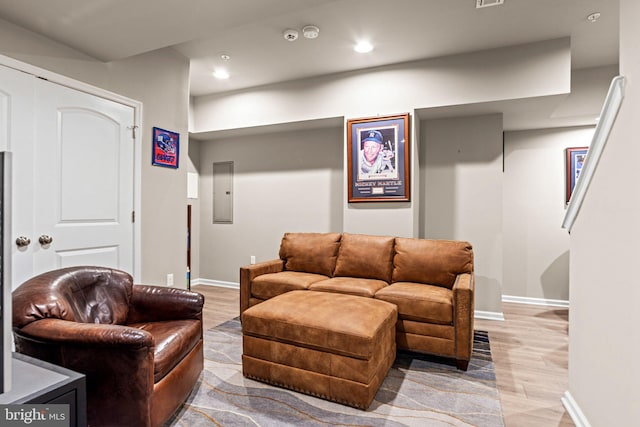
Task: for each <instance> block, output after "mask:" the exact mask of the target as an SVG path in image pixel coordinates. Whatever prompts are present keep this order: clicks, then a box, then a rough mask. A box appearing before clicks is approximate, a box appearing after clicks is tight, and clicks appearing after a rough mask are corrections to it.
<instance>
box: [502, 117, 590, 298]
mask: <svg viewBox="0 0 640 427" xmlns="http://www.w3.org/2000/svg"><path fill="white" fill-rule="evenodd" d="M593 130H594V128H593V127H591V126H588V127H574V128H557V129H543V130H531V131H520V132H505V137H504V146H505V154H504V156H505V169H504V177H503V178H504V179H503V186H504V195H503V196H504V204H503V214H502V217H503V233H504V262H503V266H504V282H503V288H502V293H503V294H504V295H505V296H510V297H527V298H531V299H542V300H559V301H562V302H567V301H568V300H569V235H568V234H567V232H566V231H565V230H563V229H562V228H560V225H561V224H562V220H563V218H564V215H565V209H566V207H565V185H564V184H565V182H566V181H565V179H566V175H565V150H566V148H568V147H586V146H589V144H590V143H591V138H592V136H593Z"/></svg>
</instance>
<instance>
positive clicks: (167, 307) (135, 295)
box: [127, 285, 204, 323]
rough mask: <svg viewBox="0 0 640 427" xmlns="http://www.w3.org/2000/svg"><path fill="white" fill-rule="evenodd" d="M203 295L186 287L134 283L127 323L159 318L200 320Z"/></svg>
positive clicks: (157, 319)
mask: <svg viewBox="0 0 640 427" xmlns="http://www.w3.org/2000/svg"><path fill="white" fill-rule="evenodd" d="M203 305H204V296H203V295H202V294H199V293H197V292H192V291H187V290H186V289H177V288H168V287H164V286H149V285H134V286H133V290H132V293H131V301H130V302H129V314H128V316H127V323H140V322H154V321H160V320H182V319H198V320H202V307H203Z"/></svg>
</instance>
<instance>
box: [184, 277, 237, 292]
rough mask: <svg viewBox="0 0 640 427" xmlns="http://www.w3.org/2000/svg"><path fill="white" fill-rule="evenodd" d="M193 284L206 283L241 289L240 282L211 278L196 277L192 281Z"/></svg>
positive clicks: (207, 284)
mask: <svg viewBox="0 0 640 427" xmlns="http://www.w3.org/2000/svg"><path fill="white" fill-rule="evenodd" d="M193 285H206V286H217V287H219V288H231V289H240V283H238V282H224V281H222V280H209V279H200V278H198V279H194V280H192V281H191V286H193Z"/></svg>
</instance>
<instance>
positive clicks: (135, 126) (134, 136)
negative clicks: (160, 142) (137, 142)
mask: <svg viewBox="0 0 640 427" xmlns="http://www.w3.org/2000/svg"><path fill="white" fill-rule="evenodd" d="M127 129H131V136H132V137H133V139H136V129H138V125H133V126H127Z"/></svg>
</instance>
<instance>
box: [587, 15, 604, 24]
mask: <svg viewBox="0 0 640 427" xmlns="http://www.w3.org/2000/svg"><path fill="white" fill-rule="evenodd" d="M600 16H601V15H600V12H594V13H592V14H591V15H589V16H587V21H589V22H591V23H592V24H593V23H594V22H596V21H597V20H598V19H600Z"/></svg>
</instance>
